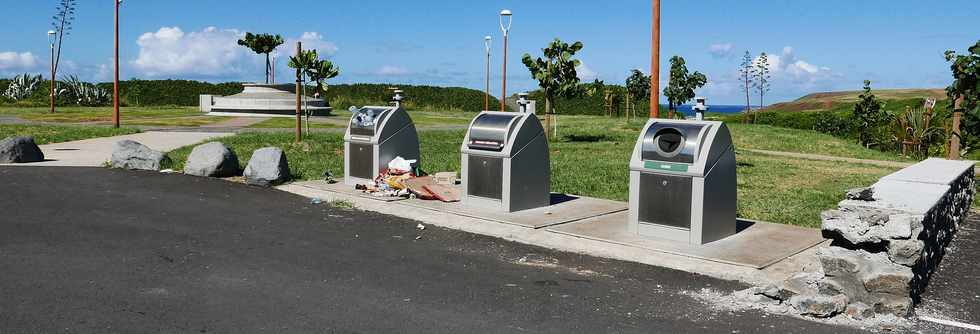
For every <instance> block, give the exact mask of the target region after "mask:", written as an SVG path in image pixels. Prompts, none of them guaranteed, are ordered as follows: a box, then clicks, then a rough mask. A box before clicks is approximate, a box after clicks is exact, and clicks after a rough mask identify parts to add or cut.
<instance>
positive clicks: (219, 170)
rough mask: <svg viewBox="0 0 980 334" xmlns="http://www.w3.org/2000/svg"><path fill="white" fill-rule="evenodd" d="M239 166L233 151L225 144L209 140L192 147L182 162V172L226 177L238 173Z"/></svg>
mask: <svg viewBox="0 0 980 334" xmlns="http://www.w3.org/2000/svg"><path fill="white" fill-rule="evenodd" d="M240 168H241V165H240V164H239V163H238V156H237V155H235V152H232V150H231V149H229V148H228V147H227V146H225V144H222V143H220V142H211V143H207V144H201V145H198V146H195V147H194V149H193V150H192V151H191V154H190V155H189V156H187V163H186V164H184V174H189V175H197V176H212V177H228V176H235V175H238V172H239V169H240Z"/></svg>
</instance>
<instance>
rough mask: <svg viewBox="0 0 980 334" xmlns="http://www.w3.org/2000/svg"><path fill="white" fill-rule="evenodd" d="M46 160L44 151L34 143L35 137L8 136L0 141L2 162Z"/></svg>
mask: <svg viewBox="0 0 980 334" xmlns="http://www.w3.org/2000/svg"><path fill="white" fill-rule="evenodd" d="M39 161H44V153H43V152H41V148H40V147H37V144H35V143H34V137H8V138H6V139H4V140H2V141H0V163H5V164H7V163H27V162H39Z"/></svg>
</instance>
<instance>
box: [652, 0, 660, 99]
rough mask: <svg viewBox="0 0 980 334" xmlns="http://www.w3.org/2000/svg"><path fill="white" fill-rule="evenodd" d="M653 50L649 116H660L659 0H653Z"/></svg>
mask: <svg viewBox="0 0 980 334" xmlns="http://www.w3.org/2000/svg"><path fill="white" fill-rule="evenodd" d="M652 37H653V45H652V46H653V52H652V54H651V56H650V118H659V117H660V0H653V36H652Z"/></svg>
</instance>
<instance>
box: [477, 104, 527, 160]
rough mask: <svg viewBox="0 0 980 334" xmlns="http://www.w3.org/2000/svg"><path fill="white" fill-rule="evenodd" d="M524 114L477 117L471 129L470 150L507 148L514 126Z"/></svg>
mask: <svg viewBox="0 0 980 334" xmlns="http://www.w3.org/2000/svg"><path fill="white" fill-rule="evenodd" d="M523 115H524V114H519V113H513V114H482V115H480V116H477V117H476V119H475V120H473V123H472V124H471V125H470V129H469V132H470V133H469V142H468V143H466V144H467V145H468V147H469V148H471V149H475V150H486V151H498V152H499V151H501V150H503V149H504V147H505V146H507V140H508V136H509V135H510V133H511V132H512V130H513V126H514V124H515V123H516V121H517V120H518V119H520V118H521V117H522V116H523Z"/></svg>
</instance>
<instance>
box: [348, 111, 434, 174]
mask: <svg viewBox="0 0 980 334" xmlns="http://www.w3.org/2000/svg"><path fill="white" fill-rule="evenodd" d="M399 156H400V157H402V158H405V159H407V160H418V162H416V163H417V164H419V163H421V160H419V159H420V155H419V137H418V133H416V131H415V124H414V123H412V118H411V117H409V116H408V113H407V112H405V110H404V109H402V108H401V107H397V106H396V107H362V108H360V109H357V110H355V111H354V114H353V115H351V118H350V122H349V123H348V127H347V132H346V133H344V183H346V184H348V185H355V184H366V183H370V182H372V181H373V180H374V178H375V177H376V176H378V174H380V173H381V172H382V171H384V170H385V169H387V168H388V162H390V161H391V160H392V159H394V158H395V157H399Z"/></svg>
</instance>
